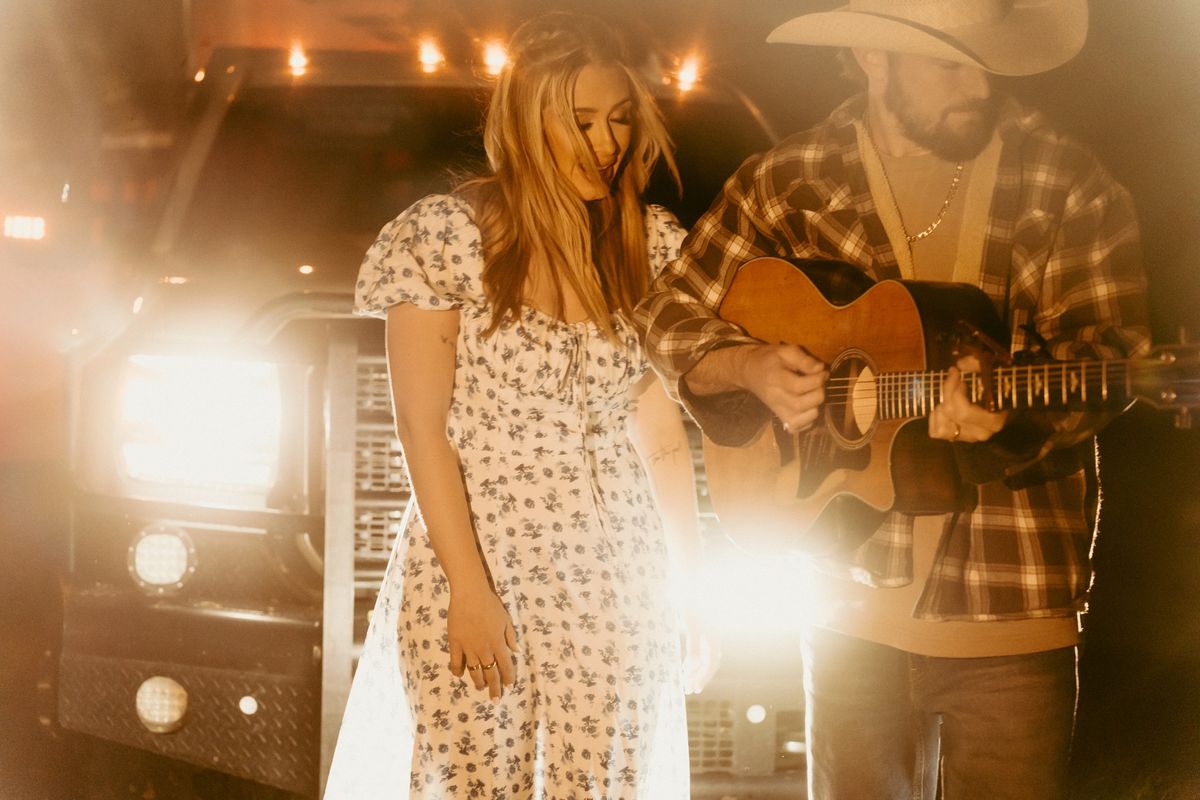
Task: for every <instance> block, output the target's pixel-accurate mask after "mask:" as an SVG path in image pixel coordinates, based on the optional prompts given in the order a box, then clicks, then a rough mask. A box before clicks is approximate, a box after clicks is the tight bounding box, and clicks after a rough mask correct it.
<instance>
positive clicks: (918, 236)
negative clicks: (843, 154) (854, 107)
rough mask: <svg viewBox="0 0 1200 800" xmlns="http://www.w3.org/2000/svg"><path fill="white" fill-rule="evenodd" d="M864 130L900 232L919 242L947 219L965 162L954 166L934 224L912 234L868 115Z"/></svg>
mask: <svg viewBox="0 0 1200 800" xmlns="http://www.w3.org/2000/svg"><path fill="white" fill-rule="evenodd" d="M863 130H865V131H866V132H867V141H868V142H870V144H871V149H872V150H874V151H875V157H876V158H877V159H878V160H879V170H880V172H882V173H883V182H884V183H886V184H887V188H888V194H889V195H891V197H892V206H894V207H895V209H896V219H897V220H898V221H899V223H900V232H901V233H903V234H904V241H906V242H908V243H909V244H912V243H913V242H919V241H921V240H922V239H924V238H925V237H926V236H928V235H929V234H931V233H933V232H934V231H936V230H937V229H938V226H939V225H941V224H942V220H943V219H945V218H946V211H947V210H948V209H949V208H950V201H951V200H953V199H954V194H955V192H957V191H958V184H959V181H961V180H962V174H963V162H961V161H959V162H958V163H957V164H955V165H954V177H953V178H951V180H950V190H949V191H947V192H946V199H945V200H943V201H942V207H941V208H939V209H938V213H937V216H936V217H934V218H933V222H931V223H929V224H928V225H926V226H925V228H924V230H921V231H918V232H917V233H914V234H910V233H909V232H908V227H907V226H906V225H905V224H904V215H903V214H901V213H900V203H899V202H898V201H897V200H896V190H895V189H893V188H892V179H891V178H889V177H888V174H887V165H886V164H884V163H883V156H882V155H880V153H879V148H878V147H876V146H875V137H874V136H872V135H871V123H870V122H869V120H868V117H867V115H865V114H864V115H863Z"/></svg>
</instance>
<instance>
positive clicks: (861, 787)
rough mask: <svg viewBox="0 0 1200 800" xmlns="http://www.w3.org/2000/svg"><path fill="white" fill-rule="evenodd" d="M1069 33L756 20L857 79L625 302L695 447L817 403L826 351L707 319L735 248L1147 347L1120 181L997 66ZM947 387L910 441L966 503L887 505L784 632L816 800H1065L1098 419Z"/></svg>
mask: <svg viewBox="0 0 1200 800" xmlns="http://www.w3.org/2000/svg"><path fill="white" fill-rule="evenodd" d="M1086 28H1087V7H1086V0H1016V1H1015V2H1011V1H1010V2H999V1H998V0H997V1H994V0H851V2H850V3H849V4H848V5H846V6H843V7H841V8H839V9H837V10H835V11H830V12H824V13H815V14H809V15H804V16H801V17H798V18H796V19H793V20H791V21H790V22H787V23H785V24H784V25H782V26H781V27H779V28H778V29H777V30H775V31H774V32H773V33H772V34H771V36H770V38H769V41H772V42H788V43H798V44H815V45H829V46H838V47H842V48H848V50H844V51H843V55H845V56H847V60H848V61H849V62H850V66H852V67H854V66H856V67H857V68H858V69H859V70H861V73H862V77H863V78H864V79H865V86H866V91H865V94H863V95H859V96H856V97H853V98H851V99H850V100H848V101H847V102H845V103H844V104H843V105H842V106H840V107H839V108H838V109H836V110H835V111H834V112H833V113H832V114H831V115H830V116H829V117H828V118H827V119H826V120H825V121H824V122H822V123H821V124H819V125H817V126H816V127H815V128H813V129H811V130H809V131H806V132H804V133H800V134H798V135H796V136H793V137H792V138H790V139H788V140H786V141H784V142H783V143H781V144H780V145H778V146H777V147H776V148H774V149H773V150H771V151H770V152H768V153H766V154H765V155H762V156H759V157H755V158H752V159H750V160H749V161H747V162H746V163H745V164H744V165H743V166H742V167H741V168H740V169H739V170H738V172H737V173H736V174H735V175H734V176H733V177H732V178H731V179H730V180H729V181H728V182H727V184H726V186H725V188H724V190H723V193H722V195H721V196H720V197H718V198H717V200H716V201H715V203H714V204H713V206H712V208H711V209H710V210H709V212H708V213H707V214H706V215H705V216H704V217H703V218H702V219H701V220H700V221H699V222H698V223H697V225H696V227H695V228H694V230H693V231H692V233H691V235H690V236H689V237H688V239H687V240H686V242H685V244H684V247H683V256H682V258H681V259H680V260H679V261H677V262H676V263H675V264H674V265H672V267H671V268H669V269H668V270H667V271H666V272H665V273H664V274H663V275H661V276H660V278H659V279H658V280H657V281H656V283H655V285H654V287H653V288H652V291H651V292H650V294H649V296H648V297H647V298H646V300H645V301H644V302H643V303H642V304H641V306H639V308H638V319H639V322H640V324H641V325H642V327H643V330H644V331H645V343H646V347H647V349H648V352H649V353H650V356H651V358H652V360H653V361H654V363H655V365H656V367H657V369H658V370H659V371H660V372H661V373H662V374H663V376H664V377H665V378H666V380H667V382H668V384H669V385H670V386H672V387H673V388H674V389H675V391H677V392H678V395H679V397H680V399H681V400H682V401H683V402H684V403H685V405H687V406H688V408H689V410H690V411H691V412H692V413H693V416H694V417H695V418H696V419H697V421H698V422H699V423H700V425H701V427H702V428H703V429H704V430H705V433H706V435H708V436H709V437H710V438H712V439H713V440H714V441H717V442H719V443H722V444H729V445H738V444H741V443H744V442H746V441H748V440H749V439H751V438H752V437H753V436H754V435H755V434H756V432H757V431H759V430H760V429H761V428H762V426H763V425H764V424H765V423H766V422H767V421H768V420H769V419H770V418H771V415H774V416H775V417H776V418H777V419H778V421H779V422H780V423H781V426H782V427H783V429H784V430H791V431H798V430H805V429H806V428H808V427H810V426H812V425H814V423H815V422H816V421H817V419H818V413H819V410H820V408H821V405H822V403H823V401H824V399H825V382H826V380H827V378H828V371H827V365H825V364H823V363H821V362H820V361H819V360H818V359H816V358H815V357H813V356H812V355H811V354H809V353H808V352H807V351H806V350H805V348H804V342H793V343H787V344H765V343H762V342H760V341H757V340H755V339H753V338H752V337H750V336H748V335H746V334H745V332H744V331H742V330H741V329H740V328H738V327H737V326H735V325H733V324H731V323H729V322H726V321H724V320H721V319H719V318H718V317H717V315H716V311H715V309H717V308H718V307H719V306H720V303H721V300H722V298H723V297H724V296H725V293H726V292H727V290H728V289H729V286H730V284H731V282H732V281H733V279H734V277H735V275H736V274H737V272H738V270H739V268H740V267H741V266H742V265H743V264H744V263H745V262H746V261H748V260H750V259H752V258H754V257H756V256H762V255H771V256H780V257H788V258H802V259H809V258H822V259H829V258H833V259H838V260H841V261H844V262H848V263H849V264H851V265H853V266H854V267H857V268H858V269H860V270H862V271H863V272H864V273H866V275H868V276H869V277H871V278H874V279H876V280H880V279H888V278H906V279H918V280H937V281H958V282H966V283H971V284H975V285H976V286H978V287H980V288H981V289H982V290H983V291H984V292H985V293H986V295H987V296H988V297H989V298H990V299H991V300H992V302H993V304H994V305H995V307H996V309H997V311H998V312H999V314H1000V316H1001V318H1002V319H1003V320H1004V321H1005V323H1006V324H1007V325H1008V327H1009V329H1010V334H1011V350H1012V352H1014V353H1016V352H1020V351H1034V350H1036V351H1038V352H1039V353H1040V354H1041V355H1042V356H1043V357H1048V358H1053V359H1085V358H1100V359H1111V358H1122V357H1127V356H1136V355H1139V354H1141V353H1142V352H1143V351H1144V350H1145V349H1146V348H1147V346H1148V340H1147V335H1148V334H1147V330H1148V328H1147V313H1146V308H1145V300H1144V293H1145V281H1144V277H1143V272H1142V266H1141V260H1140V259H1141V256H1140V252H1139V242H1138V231H1137V223H1136V220H1135V217H1134V212H1133V208H1132V203H1131V201H1130V199H1129V197H1128V195H1127V194H1126V192H1125V191H1124V190H1123V189H1122V188H1121V187H1120V186H1119V185H1117V184H1116V183H1115V182H1114V181H1113V179H1112V178H1111V177H1110V176H1109V175H1108V174H1107V173H1106V172H1105V171H1104V170H1103V168H1102V167H1100V166H1099V165H1098V164H1097V163H1096V161H1095V160H1094V159H1093V158H1092V156H1091V155H1090V154H1089V153H1088V152H1087V151H1086V150H1084V149H1083V148H1082V147H1081V146H1079V145H1078V144H1076V143H1075V142H1073V141H1071V140H1070V139H1068V138H1066V137H1064V136H1062V135H1061V134H1059V133H1058V132H1056V131H1055V130H1054V129H1053V128H1052V127H1051V126H1050V125H1049V123H1048V122H1047V121H1046V119H1045V118H1043V117H1042V116H1040V115H1039V114H1037V113H1036V112H1033V111H1031V110H1029V109H1027V108H1025V107H1023V106H1022V105H1020V104H1019V103H1017V102H1016V101H1015V100H1012V99H1009V98H1004V97H1002V96H1000V95H999V94H998V93H997V91H996V88H995V87H994V86H993V83H992V80H991V78H990V75H991V74H1004V75H1031V74H1035V73H1038V72H1043V71H1045V70H1048V69H1051V68H1054V67H1056V66H1059V65H1061V64H1063V63H1065V62H1066V61H1068V60H1069V59H1070V58H1072V57H1073V56H1074V55H1075V54H1076V53H1077V52H1078V51H1079V50H1080V48H1081V47H1082V45H1083V42H1084V38H1085V36H1086ZM796 313H797V314H804V313H805V309H803V308H798V309H797V310H796ZM959 367H961V368H963V369H966V368H968V367H970V368H976V367H977V364H975V363H967V362H963V363H960V364H959ZM943 391H944V395H943V396H944V397H945V398H946V399H945V401H944V402H942V403H940V404H939V405H937V406H936V407H935V408H933V410H932V412H931V413H930V414H929V419H928V430H929V435H930V436H931V437H934V438H936V439H942V440H948V441H951V442H954V443H955V444H954V445H953V449H954V451H955V455H956V457H957V460H958V461H959V463H960V464H961V465H962V466H963V469H962V474H963V476H964V479H965V480H966V481H967V483H966V485H967V486H968V491H969V494H970V495H971V503H970V507H969V508H968V509H967V510H964V511H960V512H957V513H947V514H941V515H926V516H909V515H905V514H901V513H897V512H892V513H890V514H888V515H887V517H886V518H885V519H884V521H883V523H882V524H881V525H880V526H879V528H878V529H877V530H876V531H875V532H874V533H873V534H868V535H869V538H868V539H867V540H866V542H865V543H864V544H862V545H861V546H858V547H856V548H855V549H853V551H852V552H848V553H844V554H842V555H840V556H837V557H836V558H829V559H826V560H825V561H824V562H822V563H821V564H820V565H819V566H820V570H819V571H817V572H816V573H815V575H814V577H813V581H814V584H813V585H814V586H815V588H816V590H817V591H818V593H819V594H820V595H821V596H822V598H823V599H824V600H825V605H826V607H825V609H824V613H823V614H822V615H821V616H819V617H818V619H817V620H816V624H815V625H812V626H810V629H809V631H808V632H807V633H806V636H805V643H804V644H805V649H804V656H805V667H804V668H805V676H804V677H805V690H806V702H807V712H808V736H809V796H810V797H812V798H813V799H814V800H828V799H829V798H836V800H848V799H852V798H867V799H868V800H881V799H883V798H915V797H928V798H932V797H933V796H934V794H935V791H936V787H937V784H938V780H939V772H940V778H941V783H942V784H943V792H944V797H945V798H947V800H960V799H961V798H968V797H975V798H988V799H989V800H996V799H997V798H1014V799H1015V798H1020V800H1033V799H1036V798H1061V797H1063V796H1064V795H1065V792H1066V765H1067V759H1068V752H1069V747H1070V739H1071V731H1072V725H1073V716H1074V703H1075V691H1076V681H1075V663H1076V662H1075V646H1076V644H1077V642H1078V625H1077V618H1078V613H1079V612H1080V611H1082V609H1083V605H1084V601H1085V595H1086V592H1087V590H1088V587H1089V584H1090V580H1091V570H1090V563H1089V555H1090V544H1091V538H1092V526H1093V521H1094V518H1095V500H1096V487H1095V482H1094V480H1095V475H1094V451H1093V447H1094V443H1093V440H1092V436H1091V434H1092V433H1094V431H1095V429H1096V428H1097V427H1098V425H1099V424H1100V423H1101V422H1102V421H1103V418H1102V417H1099V416H1098V415H1095V414H1082V413H1066V412H1049V411H1039V412H1029V411H1021V412H1012V413H1005V412H998V413H993V412H990V411H988V410H986V409H985V408H983V407H980V406H978V405H975V404H973V403H971V402H969V400H968V398H967V394H966V392H965V390H964V388H963V379H962V377H961V375H960V373H959V372H958V371H957V370H956V369H951V370H950V371H949V377H948V379H947V380H946V381H945V384H944V386H943ZM852 578H853V579H852ZM939 766H940V769H939Z"/></svg>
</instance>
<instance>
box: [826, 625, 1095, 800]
mask: <svg viewBox="0 0 1200 800" xmlns="http://www.w3.org/2000/svg"><path fill="white" fill-rule="evenodd" d="M804 693H805V700H806V703H807V712H806V713H807V736H808V759H809V762H808V790H809V798H810V800H933V798H934V797H935V796H936V791H937V783H938V763H939V743H940V759H941V769H942V783H943V787H942V789H943V797H944V800H967V799H968V798H979V799H980V800H984V799H985V798H986V800H1005V799H1006V798H1012V800H1061V798H1064V797H1065V796H1066V793H1067V789H1066V779H1067V761H1068V757H1069V754H1070V746H1071V731H1072V725H1073V722H1074V714H1075V694H1076V681H1075V649H1074V648H1063V649H1059V650H1050V651H1047V652H1044V653H1030V654H1028V655H1019V656H1000V657H989V658H934V657H930V656H919V655H913V654H910V653H906V652H904V651H902V650H896V649H894V648H891V647H886V646H884V645H878V644H873V643H871V642H867V641H864V640H861V639H855V638H852V637H849V636H843V635H841V634H838V633H833V632H831V631H827V630H823V629H819V628H810V629H809V630H808V631H807V632H806V634H805V640H804Z"/></svg>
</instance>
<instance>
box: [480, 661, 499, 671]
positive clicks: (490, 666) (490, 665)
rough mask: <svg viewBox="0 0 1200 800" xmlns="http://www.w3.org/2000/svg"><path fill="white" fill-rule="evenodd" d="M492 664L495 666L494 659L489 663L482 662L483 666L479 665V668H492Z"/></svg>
mask: <svg viewBox="0 0 1200 800" xmlns="http://www.w3.org/2000/svg"><path fill="white" fill-rule="evenodd" d="M494 666H496V662H495V661H493V662H492V663H490V664H484V665H483V666H481V667H480V669H491V668H492V667H494Z"/></svg>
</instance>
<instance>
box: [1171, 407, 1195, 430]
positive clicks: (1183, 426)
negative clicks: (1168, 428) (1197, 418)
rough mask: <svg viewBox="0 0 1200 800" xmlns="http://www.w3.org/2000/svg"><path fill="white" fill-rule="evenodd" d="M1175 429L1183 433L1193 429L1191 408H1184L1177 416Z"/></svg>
mask: <svg viewBox="0 0 1200 800" xmlns="http://www.w3.org/2000/svg"><path fill="white" fill-rule="evenodd" d="M1175 427H1176V428H1178V429H1179V430H1181V431H1187V430H1191V429H1192V410H1191V409H1190V408H1182V409H1180V410H1179V412H1178V413H1177V414H1176V415H1175Z"/></svg>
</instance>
